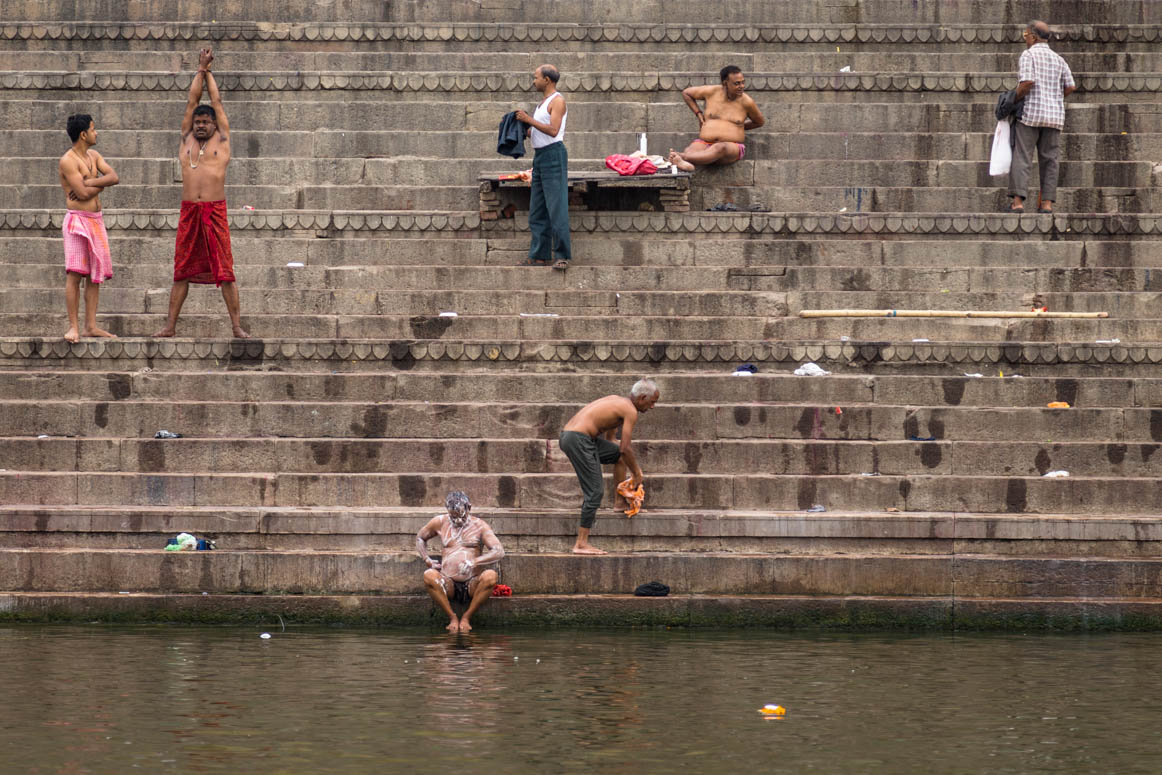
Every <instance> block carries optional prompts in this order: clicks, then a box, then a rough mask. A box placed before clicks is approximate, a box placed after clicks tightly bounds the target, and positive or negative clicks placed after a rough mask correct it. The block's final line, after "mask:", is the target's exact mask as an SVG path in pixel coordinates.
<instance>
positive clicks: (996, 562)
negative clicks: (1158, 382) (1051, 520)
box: [0, 548, 1162, 600]
mask: <svg viewBox="0 0 1162 775" xmlns="http://www.w3.org/2000/svg"><path fill="white" fill-rule="evenodd" d="M422 568H423V566H422V564H421V562H420V560H419V558H418V557H416V556H415V553H414V552H412V553H397V552H374V553H373V552H366V551H364V552H322V551H320V552H233V551H222V550H218V551H212V552H170V553H166V552H162V551H160V550H154V551H145V550H132V549H124V550H103V549H85V548H73V549H3V550H0V589H3V590H6V591H12V592H114V591H125V592H171V593H198V592H214V593H218V594H298V595H311V594H316V595H317V594H329V595H347V594H381V595H382V594H388V595H393V594H394V595H399V594H406V595H418V594H422V592H423V582H422V578H421V576H422ZM501 578H502V581H503V583H505V584H508V585H510V586H512V587H513V588H514V590H515V591H516V592H517V593H518V594H520V595H535V594H557V595H582V594H584V595H602V594H629V593H631V592H632V591H633V588H634V587H635V586H637V585H638V584H640V583H643V580H645V581H648V580H653V579H657V580H660V581H662V582H663V583H666V584H668V585H669V586H670V587H671V590H672V591H673V592H675V593H678V594H727V595H907V596H921V597H925V596H953V595H956V596H969V597H985V598H989V597H1007V598H1017V599H1032V600H1036V599H1038V598H1061V597H1089V598H1096V599H1103V598H1133V599H1147V600H1148V599H1154V598H1158V597H1162V560H1157V559H1146V558H1126V559H1122V558H1097V557H1095V558H1083V557H1076V558H1074V557H1061V558H1010V557H1003V556H992V555H971V554H970V555H935V556H933V555H912V556H909V555H899V556H891V557H877V556H874V555H859V554H854V555H847V556H829V555H817V556H811V555H803V556H795V555H791V556H773V555H749V556H746V555H734V554H703V553H699V554H694V553H670V552H667V553H657V554H610V555H606V556H602V557H578V556H576V555H572V554H510V555H507V556H506V557H505V558H504V560H503V564H502V569H501Z"/></svg>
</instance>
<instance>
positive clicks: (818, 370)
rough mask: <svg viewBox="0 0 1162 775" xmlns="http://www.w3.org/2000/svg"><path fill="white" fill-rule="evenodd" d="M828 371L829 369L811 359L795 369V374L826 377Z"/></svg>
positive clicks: (798, 375)
mask: <svg viewBox="0 0 1162 775" xmlns="http://www.w3.org/2000/svg"><path fill="white" fill-rule="evenodd" d="M830 373H831V372H830V371H827V370H826V369H824V368H823V367H822V366H820V365H819V364H818V363H814V362H812V361H808V362H807V363H804V364H803V365H802V366H800V367H799V368H797V369H795V376H797V377H826V376H827V375H828V374H830Z"/></svg>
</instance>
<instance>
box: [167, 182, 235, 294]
mask: <svg viewBox="0 0 1162 775" xmlns="http://www.w3.org/2000/svg"><path fill="white" fill-rule="evenodd" d="M173 279H174V282H175V283H176V282H180V281H182V280H189V281H190V282H191V283H202V284H209V283H214V284H215V285H221V284H222V283H232V282H234V254H233V253H232V252H231V251H230V224H229V222H228V220H227V218H226V200H225V199H222V200H219V201H217V202H182V214H181V218H180V219H179V220H178V239H177V246H176V248H175V249H174V256H173Z"/></svg>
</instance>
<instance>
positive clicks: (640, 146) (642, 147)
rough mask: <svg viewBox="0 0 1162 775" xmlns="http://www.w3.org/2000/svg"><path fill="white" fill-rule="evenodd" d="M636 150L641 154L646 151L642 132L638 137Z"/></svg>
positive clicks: (644, 135)
mask: <svg viewBox="0 0 1162 775" xmlns="http://www.w3.org/2000/svg"><path fill="white" fill-rule="evenodd" d="M637 147H638V150H639V151H641V152H642V153H643V154H645V152H646V133H645V132H642V136H641V137H640V138H639V139H638V146H637Z"/></svg>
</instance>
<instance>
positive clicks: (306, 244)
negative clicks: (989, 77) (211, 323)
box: [0, 211, 1162, 309]
mask: <svg viewBox="0 0 1162 775" xmlns="http://www.w3.org/2000/svg"><path fill="white" fill-rule="evenodd" d="M54 216H55V217H56V218H58V219H59V218H60V217H61V213H60V212H59V211H57V212H56V213H55V214H54ZM1022 222H1023V223H1028V218H1026V219H1024V220H1023V221H1022ZM59 232H60V230H59V228H55V229H54V228H51V227H50V228H48V229H44V230H43V231H42V230H38V229H36V228H35V227H34V228H31V229H27V230H22V231H15V230H14V231H10V232H9V233H8V235H7V236H5V238H4V245H3V253H2V255H3V258H4V262H5V263H6V264H8V265H12V266H16V265H43V264H48V265H52V266H54V267H59V265H60V262H61V260H62V255H61V245H60V235H59ZM29 234H38V235H39V236H28V235H29ZM141 234H142V232H141V231H139V230H135V229H128V230H127V229H124V228H119V229H117V232H116V234H115V237H116V239H115V241H114V243H113V247H114V257H113V260H114V265H115V267H117V268H120V267H121V266H123V265H130V264H131V265H134V266H141V267H156V268H158V269H159V270H165V269H169V268H171V264H172V254H173V249H174V237H173V234H172V233H171V234H159V236H140V235H141ZM391 236H392V238H391V239H383V238H382V237H378V238H377V237H375V236H372V237H370V238H362V237H353V236H347V237H345V238H343V239H318V238H315V237H309V238H306V237H290V236H286V235H285V234H283V235H282V236H275V235H271V236H269V237H268V236H266V235H261V236H258V235H256V234H255V233H254V232H252V231H250V230H238V231H236V232H235V233H234V234H232V236H231V242H232V244H233V249H234V251H235V253H236V254H237V255H239V256H245V257H246V259H245V263H246V265H247V266H252V267H278V268H284V267H285V265H286V263H287V262H288V261H299V262H302V263H304V264H306V265H308V266H310V267H311V268H312V269H319V268H328V267H335V266H353V265H354V266H377V265H390V266H396V267H401V266H425V267H437V266H473V267H483V266H513V265H515V264H518V263H520V261H521V260H522V259H523V258H524V257H525V256H526V255H527V253H528V237H527V236H522V237H513V238H505V237H503V236H487V235H485V236H482V237H481V238H477V239H472V238H467V239H465V238H461V239H455V240H451V239H439V238H434V237H431V238H423V237H413V238H409V237H408V235H407V234H406V233H401V234H393V235H391ZM662 236H663V235H658V237H659V238H651V239H650V240H648V241H645V242H643V241H642V240H640V239H638V238H636V237H625V236H623V237H620V238H619V237H618V236H616V235H612V236H608V237H605V238H602V235H600V234H595V233H581V234H577V235H575V237H574V239H573V256H574V258H575V259H576V260H577V263H578V264H579V265H580V264H584V265H585V266H594V267H597V266H602V267H621V266H657V267H686V266H703V267H712V266H717V267H743V266H786V267H788V268H790V267H832V266H834V267H861V268H863V269H864V270H865V271H868V272H875V271H879V269H881V268H893V269H902V268H904V267H918V268H925V269H928V270H933V271H935V270H937V269H938V267H940V266H947V267H948V269H949V270H952V271H975V272H980V273H982V276H984V275H983V273H985V272H987V270H989V269H999V270H1010V269H1021V270H1037V271H1044V270H1056V271H1058V272H1061V273H1063V274H1064V275H1065V276H1067V277H1068V276H1070V274H1069V273H1070V271H1071V270H1073V269H1075V268H1078V269H1090V268H1093V269H1107V268H1108V269H1113V270H1115V271H1120V270H1121V269H1123V268H1137V269H1147V268H1149V269H1155V268H1162V254H1160V253H1159V252H1158V251H1157V250H1156V249H1155V248H1154V246H1153V245H1152V244H1151V243H1149V242H1131V241H1128V240H1122V241H1118V240H1097V239H1094V240H1084V241H1082V240H1077V239H1074V240H1069V241H1067V240H1064V239H1059V240H1055V241H1022V242H1020V249H1019V250H1008V249H1005V250H1001V249H998V245H997V243H996V242H994V241H987V240H981V241H976V242H969V241H965V240H958V241H956V243H955V245H954V246H950V245H949V242H948V240H939V239H927V240H926V239H916V240H912V241H903V240H891V241H881V240H870V239H869V240H834V239H810V238H808V237H806V236H804V237H803V238H801V239H779V238H777V237H768V238H765V239H754V238H752V237H751V236H750V235H743V238H730V237H727V238H724V239H713V238H711V237H709V236H702V237H701V238H700V239H697V240H692V239H665V238H662ZM921 236H923V235H921ZM1020 236H1022V235H1021V234H1020V233H1018V234H1016V235H1008V236H1007V239H1013V238H1014V237H1020ZM1058 236H1061V237H1066V236H1069V235H1068V233H1066V234H1059V235H1058ZM1115 276H1116V275H1115ZM119 281H120V278H118V282H119ZM115 285H116V284H114V285H110V286H109V287H107V288H105V289H104V290H103V292H102V299H105V298H111V296H106V295H105V294H116V293H118V292H119V290H125V289H124V288H121V289H118V288H117V287H115ZM311 292H312V291H302V293H304V294H306V293H311ZM326 292H327V290H326V289H317V290H315V291H313V293H316V294H323V293H326ZM3 293H4V291H2V290H0V294H3ZM37 293H39V292H38V291H34V292H32V293H29V294H27V295H25V294H24V293H22V294H21V298H28V299H29V304H28V308H29V309H44V306H43V305H41V304H40V303H39V302H36V301H34V299H37V298H38V296H37V295H36V294H37ZM53 298H54V299H55V296H54V297H53ZM304 298H305V297H304ZM191 302H192V300H191ZM12 303H16V299H13V300H12ZM296 303H298V304H300V309H303V308H304V306H303V305H305V306H306V307H310V304H309V303H307V302H305V301H304V302H296ZM104 304H105V302H104V301H102V306H104ZM0 306H3V305H0ZM50 306H51V305H50ZM147 309H148V307H147Z"/></svg>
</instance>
